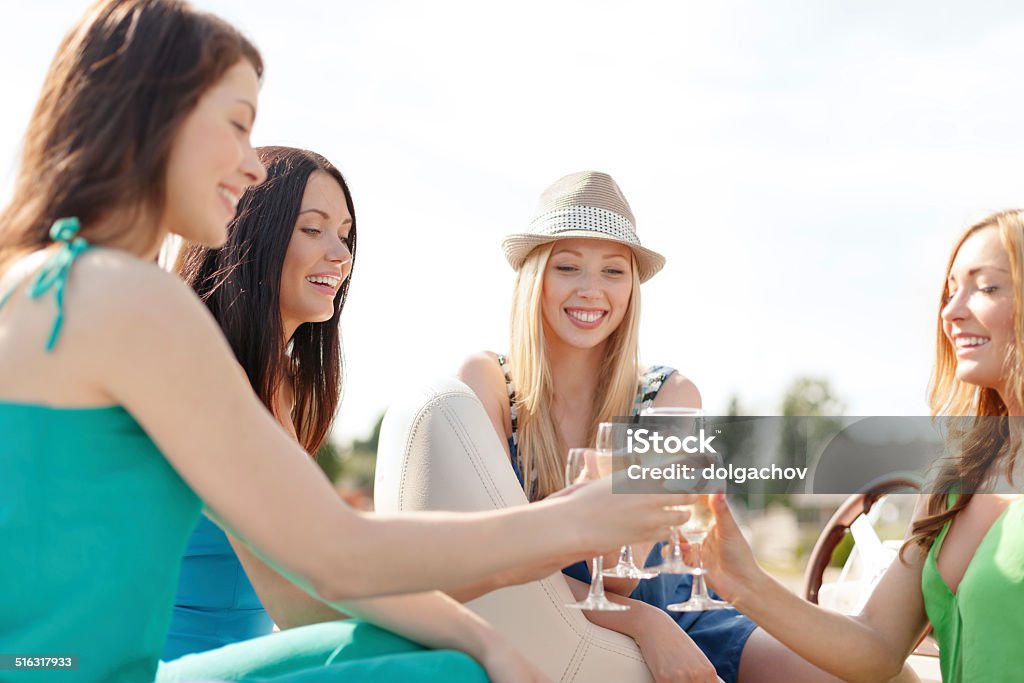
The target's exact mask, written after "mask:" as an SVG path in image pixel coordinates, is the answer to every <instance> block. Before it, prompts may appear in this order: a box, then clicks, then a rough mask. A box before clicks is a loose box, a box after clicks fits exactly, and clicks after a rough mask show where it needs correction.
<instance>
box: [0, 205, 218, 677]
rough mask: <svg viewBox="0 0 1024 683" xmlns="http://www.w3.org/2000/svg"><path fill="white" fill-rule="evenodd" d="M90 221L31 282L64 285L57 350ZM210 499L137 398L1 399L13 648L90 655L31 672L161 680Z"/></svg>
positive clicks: (1, 572) (58, 228) (6, 640)
mask: <svg viewBox="0 0 1024 683" xmlns="http://www.w3.org/2000/svg"><path fill="white" fill-rule="evenodd" d="M77 230H78V222H77V221H76V220H74V219H63V220H62V221H58V222H57V223H55V224H54V227H53V230H51V233H50V234H51V236H53V237H54V239H56V240H58V241H59V242H61V243H62V244H61V246H60V248H59V250H58V251H56V252H55V253H54V254H53V255H52V256H51V257H50V258H49V259H48V260H47V261H46V263H45V264H44V265H43V267H42V270H41V271H40V272H39V274H38V275H37V276H36V277H35V278H34V279H32V280H31V281H30V282H29V283H28V285H27V288H26V294H27V296H29V297H30V298H39V297H41V296H43V295H44V294H48V293H52V294H53V295H54V297H55V300H56V303H57V317H56V319H55V321H54V325H53V328H52V329H51V333H50V336H49V338H48V339H47V342H46V348H47V349H48V350H52V349H53V348H54V346H55V345H56V343H57V341H58V338H59V335H60V330H61V322H62V320H63V305H64V303H63V299H64V297H63V293H64V288H65V286H66V284H67V280H68V275H69V273H70V271H71V266H72V265H73V263H74V261H75V259H76V258H77V257H78V255H80V254H81V253H83V252H84V251H86V250H87V249H88V248H89V245H88V243H86V242H85V240H83V239H82V238H80V237H76V233H77ZM14 291H15V290H14V289H12V290H11V291H10V292H7V294H6V295H5V296H3V297H2V298H0V306H3V304H4V303H6V302H7V300H8V299H9V298H10V295H11V294H12V293H13V292H14ZM199 510H200V502H199V499H198V498H197V497H196V495H195V493H193V491H192V490H191V489H190V488H189V486H188V485H187V484H186V483H185V482H184V481H183V480H182V479H181V477H179V476H178V474H177V473H176V472H175V471H174V469H173V468H172V467H171V466H170V464H169V463H168V462H167V460H166V459H165V458H164V457H163V454H162V453H161V452H160V451H159V449H158V448H157V447H156V445H155V444H154V443H153V441H152V440H151V439H150V438H149V436H148V435H147V434H146V433H145V431H143V429H142V427H140V426H139V424H138V423H137V422H136V421H135V419H134V418H133V417H132V416H131V415H130V414H129V413H128V412H127V411H126V410H125V409H124V408H123V407H121V406H108V407H98V408H56V407H49V406H44V405H35V404H27V403H13V402H3V401H0V539H3V543H2V544H0V652H4V653H7V654H23V655H77V657H78V668H77V669H76V670H64V669H53V670H35V671H33V672H32V673H31V674H24V677H25V678H26V679H27V680H32V681H54V682H55V683H67V682H68V681H75V682H76V683H79V682H81V683H107V682H108V681H118V682H126V683H144V682H148V681H152V680H153V677H154V675H155V674H156V669H157V660H158V657H159V654H160V648H161V647H162V645H163V641H164V638H165V636H166V634H167V623H168V620H169V618H170V612H171V605H172V604H173V597H174V588H175V586H176V585H177V580H178V567H179V564H180V558H181V553H182V551H183V550H184V548H185V541H186V539H187V537H188V532H189V530H190V529H191V528H192V527H193V526H194V525H195V521H196V518H197V517H198V516H199ZM20 676H21V674H16V673H14V672H11V671H5V672H2V673H0V678H2V679H3V680H10V679H11V677H14V678H15V679H17V678H18V677H20Z"/></svg>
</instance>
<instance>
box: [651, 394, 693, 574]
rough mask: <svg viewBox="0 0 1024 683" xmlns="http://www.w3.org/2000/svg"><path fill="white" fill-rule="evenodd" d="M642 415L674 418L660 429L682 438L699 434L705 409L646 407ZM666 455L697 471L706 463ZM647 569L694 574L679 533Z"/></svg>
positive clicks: (684, 506)
mask: <svg viewBox="0 0 1024 683" xmlns="http://www.w3.org/2000/svg"><path fill="white" fill-rule="evenodd" d="M640 417H641V418H644V417H654V418H672V420H671V424H669V422H668V421H667V420H662V421H661V422H662V423H663V424H664V427H663V428H659V429H658V431H659V432H666V433H667V432H671V433H672V434H673V435H675V436H677V437H679V438H680V439H682V438H683V437H684V436H689V435H691V434H697V433H698V432H699V430H700V428H701V427H702V426H703V424H704V419H703V418H704V411H703V410H701V409H700V408H690V407H685V406H671V407H658V408H653V407H652V408H645V409H644V410H642V411H641V412H640ZM641 422H643V420H641ZM696 455H700V454H696ZM665 457H666V458H669V459H671V460H672V461H673V462H677V463H679V464H686V465H689V466H690V467H695V468H696V470H697V471H699V470H700V468H701V466H702V465H703V464H704V462H703V460H702V459H701V458H694V457H692V456H691V455H689V454H682V455H674V456H665ZM691 490H692V489H691ZM674 507H676V509H679V510H688V509H690V506H688V505H679V506H674ZM647 569H655V570H658V571H660V572H661V573H663V574H692V573H693V572H694V568H693V567H691V566H690V565H688V564H686V561H685V560H684V559H683V549H682V546H681V545H680V543H679V535H678V534H677V533H673V534H672V538H671V540H670V542H669V545H668V553H667V554H666V555H665V557H664V558H663V559H662V561H661V564H657V565H654V567H647Z"/></svg>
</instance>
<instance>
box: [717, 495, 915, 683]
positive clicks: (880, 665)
mask: <svg viewBox="0 0 1024 683" xmlns="http://www.w3.org/2000/svg"><path fill="white" fill-rule="evenodd" d="M711 507H712V510H713V511H714V513H715V516H716V518H717V522H716V524H715V525H714V526H713V527H712V530H711V533H710V534H708V538H707V541H706V542H705V544H704V546H705V547H704V566H705V569H706V570H707V571H708V583H709V584H710V585H711V587H712V588H714V589H715V591H716V592H717V593H718V594H719V595H721V596H723V597H724V598H726V599H728V600H729V601H730V602H732V603H733V604H734V605H735V606H736V608H737V609H739V610H740V611H741V612H743V613H744V614H746V615H747V616H748V617H750V618H751V619H752V620H753V621H755V622H756V623H757V624H758V626H760V627H761V628H763V629H764V630H765V631H767V632H768V633H770V634H771V635H773V636H775V638H777V639H778V640H779V641H780V642H781V643H782V644H783V645H785V646H787V647H788V648H790V649H791V650H793V651H794V652H796V653H797V654H798V655H800V656H801V657H803V658H804V659H806V660H807V661H809V662H811V663H812V664H814V665H815V666H817V667H819V668H821V669H823V670H824V671H828V672H829V673H831V674H833V675H834V676H838V677H839V678H841V679H843V680H846V681H855V682H856V681H863V682H864V683H871V682H874V681H887V680H889V679H891V678H893V677H895V676H896V675H898V674H899V673H900V671H901V670H902V668H903V662H904V661H905V660H906V658H907V657H908V656H909V655H910V653H911V651H912V650H913V648H914V644H915V643H916V642H917V639H918V638H919V637H920V636H921V634H922V633H923V632H924V628H925V625H926V622H927V617H926V616H925V612H924V603H923V598H922V595H921V567H922V565H923V557H921V556H920V554H919V553H917V552H915V551H914V550H911V551H910V552H908V553H907V560H908V562H907V563H906V564H904V563H903V562H902V561H900V560H899V559H897V560H896V561H894V562H893V563H892V565H891V566H890V567H889V570H888V571H887V572H886V573H885V576H883V577H882V580H881V581H880V582H879V584H878V586H877V587H876V588H875V590H874V592H873V593H872V595H871V598H870V599H869V601H868V604H867V606H866V607H865V609H864V611H863V612H862V613H861V614H860V615H859V616H856V617H848V616H845V615H842V614H839V613H837V612H831V611H829V610H826V609H823V608H821V607H818V606H817V605H814V604H812V603H810V602H807V601H806V600H803V599H801V598H800V597H798V596H796V595H794V594H793V593H791V592H790V591H789V590H788V589H787V588H786V587H785V586H783V585H782V584H780V583H779V582H778V581H776V580H775V579H774V578H772V577H771V576H769V575H768V574H767V573H766V572H765V571H764V570H763V569H761V568H760V567H759V566H758V565H757V562H756V561H755V560H754V557H753V554H752V553H751V551H750V547H749V546H748V545H747V542H746V540H744V538H743V535H742V534H741V533H740V530H739V528H738V527H737V525H736V522H735V520H734V519H733V517H732V513H731V512H730V510H729V507H728V504H727V503H726V501H725V498H724V496H722V495H719V494H716V495H713V496H712V498H711Z"/></svg>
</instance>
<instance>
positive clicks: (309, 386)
mask: <svg viewBox="0 0 1024 683" xmlns="http://www.w3.org/2000/svg"><path fill="white" fill-rule="evenodd" d="M256 153H257V155H258V156H259V158H260V161H262V162H263V165H264V166H266V169H267V180H266V181H265V182H263V183H261V184H260V185H257V186H255V187H251V188H249V189H248V190H246V191H245V194H244V195H242V199H241V201H239V203H238V211H237V213H236V215H235V219H234V220H233V221H232V222H231V224H230V225H229V226H228V230H227V233H228V237H227V242H226V243H225V244H224V246H223V247H222V248H220V249H210V248H209V247H205V246H202V245H191V246H190V247H188V249H187V250H186V252H185V253H184V255H183V257H182V258H181V259H180V264H181V265H180V266H179V273H180V275H181V277H182V279H184V280H185V282H187V283H188V284H189V286H191V287H192V289H194V290H195V291H196V293H197V294H198V295H199V297H200V298H201V299H202V300H203V301H204V302H205V303H206V305H207V307H208V308H209V309H210V312H211V313H213V317H214V318H216V319H217V322H218V323H219V324H220V327H221V329H222V330H223V331H224V336H226V337H227V339H228V342H229V343H230V344H231V348H232V349H233V350H234V352H235V357H236V358H237V359H238V362H239V363H241V364H242V367H243V368H245V372H246V374H247V375H248V376H249V382H250V383H251V384H252V387H253V389H254V390H255V391H256V393H257V394H258V395H259V397H260V400H261V401H263V404H264V405H265V406H267V408H268V409H270V410H271V412H274V397H275V396H276V395H277V392H278V389H280V387H281V383H282V382H283V381H285V379H286V378H290V381H291V382H292V384H293V387H294V390H295V409H294V412H293V414H292V416H291V417H292V422H293V423H294V425H295V433H296V434H298V437H299V442H300V443H301V444H302V446H303V447H304V448H305V449H306V450H307V451H308V452H309V453H310V454H315V453H316V451H317V450H318V449H319V448H320V446H321V445H322V444H323V442H324V440H325V439H326V438H327V434H328V432H329V431H330V427H331V422H332V421H333V419H334V414H335V412H337V409H338V403H339V401H340V400H341V376H342V361H341V347H340V344H341V342H340V333H339V330H338V319H339V318H340V316H341V310H342V308H343V307H344V306H345V298H346V297H347V296H348V287H349V282H351V280H352V274H351V271H350V272H349V276H348V278H346V280H345V281H344V282H343V283H342V284H341V287H339V288H338V293H337V294H335V296H334V315H333V316H331V319H330V320H327V321H325V322H322V323H309V322H307V323H303V324H302V325H299V327H298V328H297V329H296V330H295V334H294V335H292V338H291V353H290V354H289V353H288V352H287V349H286V341H285V339H284V328H283V326H282V322H281V270H282V268H283V266H284V258H285V254H286V253H287V251H288V244H289V242H290V241H291V239H292V235H293V233H294V230H295V221H296V220H297V219H298V216H299V210H300V209H301V207H302V195H303V193H304V192H305V190H306V183H307V181H308V180H309V177H310V176H311V175H312V174H313V173H314V172H316V171H321V172H323V173H326V174H328V175H330V176H331V177H332V178H334V179H335V180H336V181H337V182H338V184H339V185H341V189H342V191H343V192H344V194H345V204H346V205H347V206H348V210H349V213H350V214H351V215H352V229H351V232H349V250H350V251H351V252H352V265H353V266H355V256H356V212H355V207H354V206H353V205H352V194H351V193H350V192H349V189H348V185H347V184H346V183H345V178H344V177H343V176H342V175H341V172H340V171H338V169H337V168H335V167H334V165H333V164H331V162H329V161H328V160H327V159H325V158H324V157H322V156H320V155H319V154H317V153H315V152H310V151H308V150H304V149H295V148H292V147H260V148H258V149H257V150H256Z"/></svg>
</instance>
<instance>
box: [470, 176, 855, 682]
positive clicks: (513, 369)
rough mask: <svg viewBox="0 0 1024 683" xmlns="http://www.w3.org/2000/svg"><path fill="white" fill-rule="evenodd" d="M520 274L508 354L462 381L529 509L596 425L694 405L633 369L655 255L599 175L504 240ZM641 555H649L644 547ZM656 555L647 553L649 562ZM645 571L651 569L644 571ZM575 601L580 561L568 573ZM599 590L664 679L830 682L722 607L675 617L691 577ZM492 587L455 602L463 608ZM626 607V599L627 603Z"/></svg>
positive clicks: (655, 374) (474, 361)
mask: <svg viewBox="0 0 1024 683" xmlns="http://www.w3.org/2000/svg"><path fill="white" fill-rule="evenodd" d="M502 246H503V248H504V251H505V255H506V257H507V258H508V261H509V263H510V264H511V265H512V267H513V268H514V269H515V270H516V271H517V272H518V276H517V278H516V285H515V290H514V294H513V300H512V320H511V348H510V351H509V354H508V356H507V357H505V356H500V355H497V354H493V353H489V352H487V353H481V354H477V355H474V356H472V357H470V358H469V359H467V360H466V362H465V363H464V364H463V366H462V368H461V370H460V372H459V377H460V379H461V380H463V381H464V382H465V383H466V384H468V385H469V386H470V387H471V388H472V389H473V390H474V391H475V392H476V394H477V395H478V396H479V397H480V400H481V401H482V402H483V404H484V407H485V408H486V410H487V412H488V414H489V416H490V418H491V421H492V423H493V424H494V429H495V430H496V431H497V433H498V435H499V436H500V437H501V440H502V442H503V443H505V444H506V446H507V453H508V456H509V461H510V463H511V466H512V467H513V469H514V470H515V472H516V475H517V477H518V478H519V481H520V483H521V484H523V486H524V489H525V490H526V492H527V495H528V497H529V498H530V500H531V501H534V500H539V499H541V498H544V497H545V496H547V495H549V494H551V493H552V492H554V491H556V490H558V489H559V488H561V487H562V476H563V475H562V472H563V469H564V463H565V454H566V452H567V449H568V447H570V446H578V445H581V444H591V445H592V444H593V443H594V437H595V433H596V430H597V425H598V423H600V422H602V421H605V420H608V419H610V418H611V417H613V416H617V415H630V414H636V413H638V412H639V411H640V410H641V409H643V408H646V407H648V406H652V405H653V406H656V407H657V406H690V407H700V404H701V399H700V392H699V391H698V390H697V387H696V386H695V385H694V383H693V382H691V381H690V380H689V379H687V378H686V377H684V376H683V375H682V374H681V373H679V372H676V371H675V370H673V369H672V368H668V367H664V366H653V367H649V368H643V367H641V365H640V363H639V359H638V329H639V322H640V284H641V283H642V282H645V281H647V280H648V279H650V278H651V277H652V276H654V275H655V274H656V273H657V272H658V271H659V270H661V268H662V266H663V265H664V264H665V258H664V257H663V256H661V255H660V254H658V253H657V252H655V251H652V250H651V249H647V248H645V247H644V246H642V245H641V244H640V241H639V239H638V238H637V235H636V221H635V219H634V217H633V212H632V210H631V209H630V206H629V203H628V202H627V201H626V198H625V196H623V194H622V191H621V190H620V189H619V187H618V185H617V184H616V183H615V181H614V180H613V179H612V178H611V177H610V176H609V175H607V174H605V173H598V172H593V171H586V172H581V173H573V174H571V175H567V176H565V177H564V178H561V179H560V180H558V181H556V182H555V183H554V184H553V185H551V186H550V187H549V188H548V189H547V190H545V191H544V193H543V194H542V195H541V198H540V204H539V207H538V209H537V211H536V214H535V217H534V219H533V220H532V222H531V223H530V228H529V230H528V231H527V232H524V233H517V234H513V235H510V236H509V237H508V238H506V239H505V241H504V243H503V245H502ZM647 549H650V548H649V546H648V547H647V548H645V549H644V550H647ZM659 551H660V548H658V547H655V548H653V549H650V556H649V560H652V561H653V560H654V558H655V557H656V556H658V555H659ZM650 563H651V562H648V564H650ZM565 574H566V575H567V576H569V577H570V578H569V582H570V584H571V585H572V586H573V590H574V591H575V592H578V593H579V596H580V597H582V595H584V594H585V593H586V588H587V586H586V584H588V583H589V582H590V573H589V571H588V569H587V567H586V565H585V564H584V563H578V564H576V565H573V566H572V567H569V568H567V569H566V570H565ZM637 583H638V582H637V581H635V580H629V579H607V580H606V588H607V589H608V591H609V592H610V593H617V594H618V595H613V596H611V599H613V600H614V601H616V602H622V603H627V604H630V605H631V606H632V607H633V609H631V610H628V611H625V612H587V616H588V618H590V619H591V621H593V622H594V623H596V624H599V625H601V626H604V627H607V628H611V629H613V630H616V631H619V632H621V633H625V634H627V635H630V636H632V637H633V638H634V639H635V640H636V642H637V645H638V646H639V647H640V649H641V651H642V652H643V654H644V657H645V659H646V660H647V663H648V666H649V667H650V669H651V672H652V674H653V675H654V677H655V679H656V680H657V681H659V683H661V682H663V681H715V680H717V677H716V675H715V674H716V670H717V674H718V675H719V676H721V677H722V678H723V679H724V680H725V681H726V682H727V683H733V682H734V681H737V680H739V681H740V682H741V683H751V682H760V681H780V682H781V681H816V680H821V681H834V680H836V679H833V678H832V677H830V676H828V675H827V674H824V673H823V672H821V671H820V670H818V669H816V668H814V667H812V666H811V665H810V664H808V663H807V662H805V661H803V660H802V659H800V658H799V657H797V656H796V655H794V654H793V653H791V652H790V651H788V650H786V649H785V648H783V647H782V646H781V645H779V643H778V642H777V641H775V640H774V639H772V638H771V637H770V636H768V635H767V634H766V633H764V632H763V631H760V630H759V629H757V627H756V625H755V624H754V623H753V622H751V621H750V620H749V619H748V618H747V617H745V616H743V615H741V614H739V613H738V612H737V611H735V610H732V609H724V610H716V611H711V612H697V613H693V612H690V613H672V612H667V611H665V610H664V607H665V606H666V605H668V604H670V603H673V602H681V601H683V600H685V599H686V598H687V597H688V596H689V593H690V588H691V577H690V576H680V575H661V576H659V577H657V578H655V579H650V580H646V581H643V582H640V583H639V585H637ZM492 588H494V586H488V587H478V589H477V590H467V591H456V592H455V593H454V595H456V597H458V598H459V599H462V600H468V599H471V598H472V597H475V596H476V595H478V594H479V593H480V592H483V591H484V590H487V589H492ZM627 596H628V597H627Z"/></svg>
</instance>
